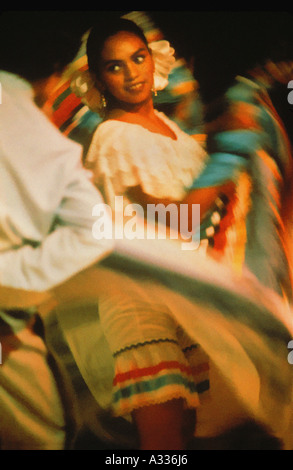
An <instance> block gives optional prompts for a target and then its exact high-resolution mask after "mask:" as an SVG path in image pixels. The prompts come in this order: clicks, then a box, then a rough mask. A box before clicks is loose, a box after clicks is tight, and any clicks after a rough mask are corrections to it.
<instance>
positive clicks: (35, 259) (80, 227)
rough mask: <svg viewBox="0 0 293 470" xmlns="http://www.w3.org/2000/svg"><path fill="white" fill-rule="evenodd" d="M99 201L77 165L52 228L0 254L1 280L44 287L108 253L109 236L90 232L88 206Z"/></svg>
mask: <svg viewBox="0 0 293 470" xmlns="http://www.w3.org/2000/svg"><path fill="white" fill-rule="evenodd" d="M99 203H103V200H102V197H101V195H100V193H99V192H98V191H97V190H96V188H95V187H94V186H93V185H92V184H91V182H90V181H89V180H88V178H87V176H86V174H85V172H84V173H83V171H82V170H81V169H80V168H79V169H78V168H77V169H76V172H75V178H72V179H71V181H70V183H69V184H68V185H67V188H66V191H65V194H64V198H63V201H62V204H61V206H60V208H59V210H58V213H57V218H56V222H55V227H54V229H53V230H52V232H51V233H49V234H48V235H47V236H46V237H45V238H44V240H43V241H42V242H41V243H40V244H39V245H38V246H35V247H34V246H32V245H29V244H27V245H23V246H21V247H19V248H17V249H15V250H9V251H6V252H2V253H1V254H0V273H1V274H0V279H1V284H2V285H4V286H9V287H14V288H17V289H27V290H34V291H44V290H48V289H51V288H53V287H55V286H57V285H58V284H60V283H62V282H63V281H65V280H67V279H68V278H70V277H71V276H73V275H74V274H76V273H77V272H79V271H81V270H82V269H84V268H86V267H88V266H90V265H91V264H93V263H94V262H96V261H98V260H100V259H101V258H103V257H105V256H106V255H107V254H109V253H110V252H111V250H112V248H113V242H112V240H111V239H101V240H96V239H95V238H94V236H93V234H92V226H93V223H94V219H93V217H92V209H93V207H94V205H96V204H99ZM109 223H112V222H111V220H110V218H109Z"/></svg>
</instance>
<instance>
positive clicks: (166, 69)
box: [149, 39, 175, 90]
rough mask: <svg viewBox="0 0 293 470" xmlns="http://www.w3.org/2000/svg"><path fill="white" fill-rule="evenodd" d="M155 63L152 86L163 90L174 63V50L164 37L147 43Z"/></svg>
mask: <svg viewBox="0 0 293 470" xmlns="http://www.w3.org/2000/svg"><path fill="white" fill-rule="evenodd" d="M149 48H150V50H151V51H152V55H153V60H154V64H155V73H154V88H155V90H163V89H164V88H166V86H167V85H168V83H169V80H168V76H169V74H170V73H171V71H172V68H173V66H174V63H175V57H174V54H175V50H174V49H173V47H171V46H170V43H169V42H168V41H166V40H164V39H162V40H161V41H154V42H150V43H149Z"/></svg>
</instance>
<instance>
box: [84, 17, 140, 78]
mask: <svg viewBox="0 0 293 470" xmlns="http://www.w3.org/2000/svg"><path fill="white" fill-rule="evenodd" d="M101 20H102V18H101ZM101 20H99V21H98V22H97V23H95V25H93V27H92V29H91V31H90V34H89V37H88V40H87V57H88V65H89V70H90V71H91V72H92V73H94V74H95V75H96V76H98V75H99V61H100V57H101V53H102V49H103V47H104V44H105V42H106V40H107V39H108V38H109V37H111V36H114V35H115V34H117V33H119V32H121V31H126V32H128V33H132V34H135V35H136V36H138V37H139V38H140V39H141V40H142V41H143V42H144V43H145V45H146V46H148V42H147V39H146V37H145V35H144V32H143V30H142V29H141V28H140V27H139V26H138V25H137V24H136V23H134V22H133V21H131V20H127V19H125V18H114V19H113V18H111V19H109V21H107V17H106V18H105V19H104V21H101Z"/></svg>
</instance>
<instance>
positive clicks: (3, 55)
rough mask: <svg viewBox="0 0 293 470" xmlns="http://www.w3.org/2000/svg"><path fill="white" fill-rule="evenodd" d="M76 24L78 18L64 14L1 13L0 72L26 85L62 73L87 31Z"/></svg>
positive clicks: (51, 12)
mask: <svg viewBox="0 0 293 470" xmlns="http://www.w3.org/2000/svg"><path fill="white" fill-rule="evenodd" d="M79 18H80V15H79ZM77 20H78V17H77V15H74V14H72V12H64V11H63V12H57V11H6V12H2V13H1V15H0V69H2V70H6V71H8V72H12V73H15V74H17V75H20V76H22V77H23V78H25V79H27V80H29V81H35V80H39V79H43V78H47V77H49V76H50V75H52V74H53V73H55V72H62V71H63V69H64V68H65V67H66V66H67V65H68V64H69V63H70V62H71V61H72V60H73V59H74V57H75V55H76V54H77V52H78V49H79V47H80V45H81V36H82V34H83V33H84V32H85V31H86V29H87V25H86V24H83V22H82V19H80V20H79V22H78V21H77Z"/></svg>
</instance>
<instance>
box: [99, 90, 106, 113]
mask: <svg viewBox="0 0 293 470" xmlns="http://www.w3.org/2000/svg"><path fill="white" fill-rule="evenodd" d="M100 108H101V109H102V110H106V108H107V101H106V98H105V95H104V94H103V93H101V98H100Z"/></svg>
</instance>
